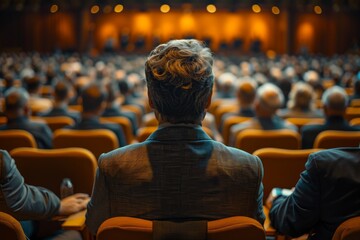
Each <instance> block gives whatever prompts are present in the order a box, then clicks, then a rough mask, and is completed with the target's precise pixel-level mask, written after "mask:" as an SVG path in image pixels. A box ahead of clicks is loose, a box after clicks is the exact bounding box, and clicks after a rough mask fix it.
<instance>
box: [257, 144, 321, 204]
mask: <svg viewBox="0 0 360 240" xmlns="http://www.w3.org/2000/svg"><path fill="white" fill-rule="evenodd" d="M316 151H319V149H295V150H294V149H291V150H290V149H281V148H262V149H259V150H256V151H255V152H254V155H256V156H258V157H259V158H260V160H261V162H262V164H263V167H264V178H263V184H264V199H263V200H264V203H265V201H266V198H267V196H269V194H270V192H271V190H272V189H273V188H275V187H279V188H290V189H291V188H293V187H295V184H296V183H297V181H298V180H299V178H300V173H301V172H302V171H304V170H305V163H306V161H307V159H308V156H309V154H311V153H313V152H316Z"/></svg>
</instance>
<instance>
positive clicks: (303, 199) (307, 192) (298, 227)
mask: <svg viewBox="0 0 360 240" xmlns="http://www.w3.org/2000/svg"><path fill="white" fill-rule="evenodd" d="M305 168H306V170H305V171H304V172H302V173H301V175H300V180H299V181H298V183H297V184H296V187H295V191H294V192H293V194H291V195H290V196H289V197H283V196H282V197H278V198H276V199H275V200H274V202H273V205H272V208H271V210H270V220H271V224H272V225H273V227H275V229H276V230H277V231H279V232H280V233H282V234H285V235H288V236H291V237H298V236H301V235H302V234H304V233H308V232H310V231H311V229H312V228H313V227H314V226H315V225H316V223H317V222H318V221H319V219H320V181H319V176H318V172H317V166H316V162H315V160H314V159H313V155H310V157H309V160H308V162H307V163H306V165H305Z"/></svg>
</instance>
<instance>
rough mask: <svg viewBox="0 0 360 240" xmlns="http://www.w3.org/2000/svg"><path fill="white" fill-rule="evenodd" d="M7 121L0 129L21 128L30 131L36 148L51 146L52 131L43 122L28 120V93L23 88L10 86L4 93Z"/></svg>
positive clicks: (29, 110) (29, 113)
mask: <svg viewBox="0 0 360 240" xmlns="http://www.w3.org/2000/svg"><path fill="white" fill-rule="evenodd" d="M5 115H6V117H7V123H6V124H5V125H3V126H0V130H9V129H22V130H25V131H28V132H30V133H31V134H32V135H33V136H34V138H35V140H36V143H37V146H38V148H52V132H51V130H50V128H49V127H48V126H47V125H46V124H45V123H40V122H33V121H30V119H29V117H30V115H31V109H30V106H29V94H28V93H27V92H26V91H25V89H23V88H15V87H13V88H11V89H9V90H8V91H7V92H6V93H5Z"/></svg>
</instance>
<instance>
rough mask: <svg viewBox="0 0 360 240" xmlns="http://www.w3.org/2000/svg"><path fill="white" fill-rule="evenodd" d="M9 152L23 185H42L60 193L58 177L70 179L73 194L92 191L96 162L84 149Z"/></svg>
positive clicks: (18, 150)
mask: <svg viewBox="0 0 360 240" xmlns="http://www.w3.org/2000/svg"><path fill="white" fill-rule="evenodd" d="M10 155H11V156H12V157H13V158H14V159H15V162H16V166H17V168H18V169H19V171H20V172H21V174H22V176H23V177H24V179H25V182H26V183H27V184H31V185H35V186H42V187H45V188H47V189H50V190H51V191H53V192H54V193H55V194H56V195H58V196H60V184H61V182H62V180H63V179H64V178H70V179H71V181H72V183H73V186H74V193H76V192H83V193H88V194H89V195H90V194H91V192H92V186H93V182H94V179H95V171H96V168H97V162H96V159H95V157H94V155H93V154H92V153H91V152H90V151H88V150H86V149H83V148H64V149H36V148H17V149H14V150H12V151H11V152H10Z"/></svg>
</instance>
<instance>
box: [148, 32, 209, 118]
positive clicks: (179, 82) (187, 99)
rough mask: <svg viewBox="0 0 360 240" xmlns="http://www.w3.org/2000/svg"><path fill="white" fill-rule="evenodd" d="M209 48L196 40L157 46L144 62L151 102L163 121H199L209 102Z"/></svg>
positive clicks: (177, 41)
mask: <svg viewBox="0 0 360 240" xmlns="http://www.w3.org/2000/svg"><path fill="white" fill-rule="evenodd" d="M212 64H213V58H212V54H211V52H210V49H208V48H206V47H204V46H203V44H202V43H200V42H199V41H197V40H193V39H192V40H172V41H170V42H168V43H166V44H161V45H159V46H158V47H156V48H155V49H154V50H153V51H152V52H151V53H150V55H149V57H148V59H147V61H146V63H145V74H146V81H147V86H148V92H149V99H150V103H151V104H152V105H153V107H154V108H155V109H156V111H157V112H158V113H159V114H160V117H161V119H162V120H163V121H166V122H171V123H198V122H199V121H201V120H202V119H203V117H204V116H205V109H206V107H207V106H208V104H209V103H210V101H209V98H210V97H211V92H212V86H213V81H214V75H213V72H212Z"/></svg>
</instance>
